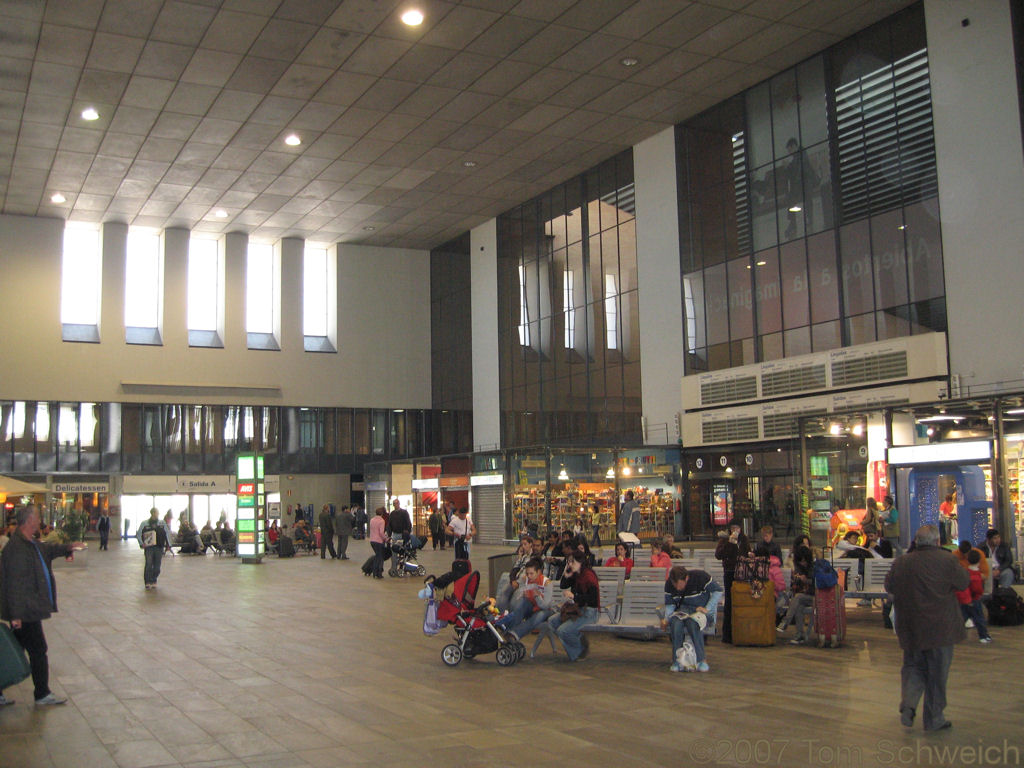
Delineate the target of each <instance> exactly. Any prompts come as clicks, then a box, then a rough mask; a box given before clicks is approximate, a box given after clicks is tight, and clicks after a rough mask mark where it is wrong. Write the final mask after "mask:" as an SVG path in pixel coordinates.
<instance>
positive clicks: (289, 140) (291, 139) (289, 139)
mask: <svg viewBox="0 0 1024 768" xmlns="http://www.w3.org/2000/svg"><path fill="white" fill-rule="evenodd" d="M284 143H285V144H287V145H288V146H289V147H297V146H299V144H301V143H302V139H300V138H299V137H298V136H296V135H295V134H294V133H289V134H288V135H287V136H285V137H284Z"/></svg>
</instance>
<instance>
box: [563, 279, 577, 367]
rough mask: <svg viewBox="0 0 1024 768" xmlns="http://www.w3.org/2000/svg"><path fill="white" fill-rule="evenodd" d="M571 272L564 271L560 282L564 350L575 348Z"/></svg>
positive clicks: (573, 299) (574, 317)
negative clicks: (563, 318)
mask: <svg viewBox="0 0 1024 768" xmlns="http://www.w3.org/2000/svg"><path fill="white" fill-rule="evenodd" d="M572 279H573V277H572V270H571V269H567V270H565V273H564V277H563V280H562V314H563V316H564V317H565V321H564V325H565V328H564V330H565V348H566V349H575V347H576V300H575V296H574V294H573V282H572Z"/></svg>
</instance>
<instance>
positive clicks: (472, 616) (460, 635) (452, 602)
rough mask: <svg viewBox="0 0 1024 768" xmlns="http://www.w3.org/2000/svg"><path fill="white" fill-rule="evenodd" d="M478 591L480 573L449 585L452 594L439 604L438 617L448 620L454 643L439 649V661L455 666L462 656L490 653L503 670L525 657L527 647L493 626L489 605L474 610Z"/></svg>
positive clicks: (473, 573)
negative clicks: (452, 631) (453, 634)
mask: <svg viewBox="0 0 1024 768" xmlns="http://www.w3.org/2000/svg"><path fill="white" fill-rule="evenodd" d="M479 588H480V572H479V571H473V572H472V573H468V574H466V575H465V576H462V577H460V578H459V579H457V580H456V581H455V583H454V584H452V593H451V594H450V595H449V596H448V597H446V598H445V599H444V600H442V601H441V602H440V603H438V606H437V618H438V620H439V621H447V622H449V623H450V624H451V625H452V628H453V629H454V630H455V642H454V643H449V644H448V645H446V646H445V647H444V648H442V649H441V659H442V660H443V661H444V663H445V664H447V665H448V666H449V667H454V666H457V665H458V663H459V662H460V661H462V659H463V657H465V658H467V659H471V658H473V657H474V656H479V655H480V654H483V653H493V654H495V658H496V659H497V662H498V664H499V665H500V666H502V667H508V666H511V665H512V664H515V663H516V662H517V661H519V660H520V659H521V658H523V657H524V656H526V646H525V645H523V644H522V643H520V642H519V641H518V640H517V639H515V636H514V635H513V636H512V637H511V639H510V638H508V637H506V636H505V633H504V632H502V631H501V630H500V629H498V628H497V627H496V626H494V622H493V619H492V615H491V613H490V611H489V606H488V605H487V604H485V605H484V606H482V607H479V608H478V607H476V591H477V589H479Z"/></svg>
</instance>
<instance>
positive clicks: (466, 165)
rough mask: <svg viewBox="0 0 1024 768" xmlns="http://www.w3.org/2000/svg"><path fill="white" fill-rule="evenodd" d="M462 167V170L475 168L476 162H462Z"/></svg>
mask: <svg viewBox="0 0 1024 768" xmlns="http://www.w3.org/2000/svg"><path fill="white" fill-rule="evenodd" d="M462 167H463V168H476V160H463V161H462Z"/></svg>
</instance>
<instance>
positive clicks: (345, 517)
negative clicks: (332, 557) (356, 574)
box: [334, 506, 355, 560]
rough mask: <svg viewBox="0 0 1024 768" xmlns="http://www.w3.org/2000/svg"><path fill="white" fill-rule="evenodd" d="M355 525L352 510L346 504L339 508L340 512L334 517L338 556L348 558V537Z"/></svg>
mask: <svg viewBox="0 0 1024 768" xmlns="http://www.w3.org/2000/svg"><path fill="white" fill-rule="evenodd" d="M354 527H355V517H354V516H353V515H352V510H351V509H349V508H348V507H347V506H346V507H342V508H341V512H340V513H339V514H338V516H337V517H335V518H334V528H335V532H336V533H337V534H338V557H340V558H341V559H342V560H348V554H346V553H347V552H348V539H349V536H351V535H352V530H353V528H354Z"/></svg>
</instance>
